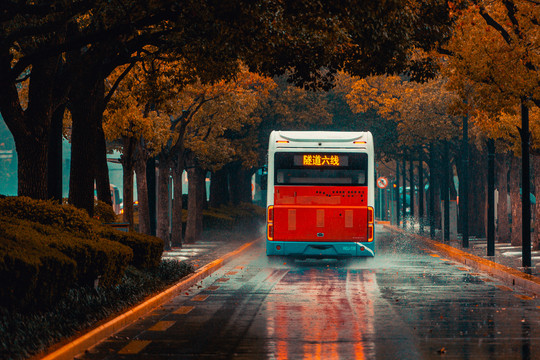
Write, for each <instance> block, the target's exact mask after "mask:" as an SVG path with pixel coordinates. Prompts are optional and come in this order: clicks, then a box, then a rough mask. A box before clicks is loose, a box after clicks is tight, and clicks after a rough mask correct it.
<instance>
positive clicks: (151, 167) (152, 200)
mask: <svg viewBox="0 0 540 360" xmlns="http://www.w3.org/2000/svg"><path fill="white" fill-rule="evenodd" d="M146 183H147V185H148V186H147V188H148V218H149V220H150V235H154V236H155V235H156V228H157V221H156V218H157V217H156V203H157V200H156V158H151V159H149V160H148V162H147V163H146Z"/></svg>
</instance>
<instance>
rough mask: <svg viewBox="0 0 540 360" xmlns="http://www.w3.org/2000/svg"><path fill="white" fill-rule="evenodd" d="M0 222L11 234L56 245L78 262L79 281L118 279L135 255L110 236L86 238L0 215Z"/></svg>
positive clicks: (104, 283) (105, 283)
mask: <svg viewBox="0 0 540 360" xmlns="http://www.w3.org/2000/svg"><path fill="white" fill-rule="evenodd" d="M0 226H2V228H3V229H4V232H5V234H8V235H9V236H11V237H12V238H16V239H17V238H19V239H20V238H21V236H22V237H31V238H32V239H33V241H34V242H35V243H40V244H42V245H44V246H47V247H48V248H50V249H56V250H58V251H59V252H61V253H63V254H64V255H66V256H68V257H69V258H71V259H72V260H74V261H75V263H76V264H77V266H76V276H75V279H76V282H77V283H78V284H80V285H83V286H91V285H93V284H94V281H95V280H96V279H98V278H100V280H99V285H100V286H110V285H114V284H116V283H118V282H119V281H120V280H121V278H122V276H123V274H124V271H125V268H126V267H127V265H128V264H129V263H130V262H131V260H132V258H133V252H132V250H131V249H130V248H129V247H127V246H124V245H122V244H119V243H117V242H114V241H110V240H107V239H98V240H94V239H86V238H81V237H77V236H75V235H72V234H71V233H68V232H65V231H61V230H60V229H58V228H56V227H53V226H47V225H42V224H39V223H34V222H29V221H24V220H18V219H13V218H0Z"/></svg>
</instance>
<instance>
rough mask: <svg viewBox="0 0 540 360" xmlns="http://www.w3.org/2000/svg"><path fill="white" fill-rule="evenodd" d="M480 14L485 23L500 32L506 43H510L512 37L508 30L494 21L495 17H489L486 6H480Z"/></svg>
mask: <svg viewBox="0 0 540 360" xmlns="http://www.w3.org/2000/svg"><path fill="white" fill-rule="evenodd" d="M480 16H482V17H483V18H484V20H485V21H486V23H487V24H488V25H489V26H491V27H492V28H494V29H495V30H497V31H498V32H499V34H501V36H502V37H503V39H504V41H506V43H507V44H508V45H510V44H511V43H512V37H511V36H510V34H509V33H508V31H506V29H505V28H504V27H502V25H501V24H499V23H498V22H497V21H495V19H493V18H492V17H491V15H489V14H488V13H487V11H486V8H485V7H484V6H480Z"/></svg>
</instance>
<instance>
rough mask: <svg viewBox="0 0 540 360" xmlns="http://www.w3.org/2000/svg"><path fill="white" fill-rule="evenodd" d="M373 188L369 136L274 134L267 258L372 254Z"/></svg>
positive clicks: (287, 132) (372, 155) (366, 133)
mask: <svg viewBox="0 0 540 360" xmlns="http://www.w3.org/2000/svg"><path fill="white" fill-rule="evenodd" d="M374 186H375V184H374V154H373V136H372V135H371V133H370V132H336V131H273V132H272V133H271V135H270V144H269V151H268V187H267V191H268V192H267V205H268V207H267V217H266V220H267V226H266V235H267V237H266V239H267V240H266V254H267V255H269V256H275V255H277V256H284V255H290V256H294V257H299V258H308V257H309V258H311V257H315V258H327V257H338V258H339V257H356V256H374V255H375V244H374V238H375V226H374V204H375V196H374V193H375V191H374V190H375V189H374Z"/></svg>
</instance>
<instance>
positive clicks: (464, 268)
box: [458, 267, 471, 271]
mask: <svg viewBox="0 0 540 360" xmlns="http://www.w3.org/2000/svg"><path fill="white" fill-rule="evenodd" d="M458 270H461V271H471V270H470V269H468V268H466V267H458Z"/></svg>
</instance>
